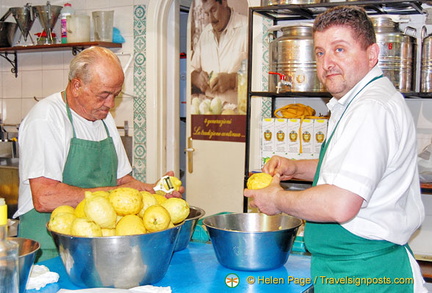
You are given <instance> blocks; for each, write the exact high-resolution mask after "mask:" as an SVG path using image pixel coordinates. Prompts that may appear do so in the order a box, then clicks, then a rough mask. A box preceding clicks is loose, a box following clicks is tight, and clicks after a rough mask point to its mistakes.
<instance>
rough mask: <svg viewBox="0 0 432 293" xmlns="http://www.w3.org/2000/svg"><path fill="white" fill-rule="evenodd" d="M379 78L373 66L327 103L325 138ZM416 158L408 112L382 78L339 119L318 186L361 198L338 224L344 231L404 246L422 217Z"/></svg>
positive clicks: (393, 89)
mask: <svg viewBox="0 0 432 293" xmlns="http://www.w3.org/2000/svg"><path fill="white" fill-rule="evenodd" d="M381 74H382V71H381V69H379V68H378V67H375V68H373V70H371V71H370V72H369V73H368V74H367V75H366V76H365V77H364V78H363V80H362V81H361V82H360V83H359V84H358V85H357V86H356V87H354V88H353V89H352V90H351V91H350V92H348V93H347V94H346V95H345V96H344V97H342V98H341V99H340V100H337V99H335V98H333V99H331V100H330V102H329V103H328V107H329V109H330V111H331V118H330V120H329V130H328V135H327V137H330V135H331V133H332V132H333V130H334V128H335V125H336V123H337V121H338V120H339V118H340V117H341V115H342V112H343V111H344V110H345V108H346V106H347V104H348V103H349V101H351V100H352V99H353V98H354V96H355V95H356V93H357V92H358V91H360V90H361V89H362V88H363V87H364V85H366V84H367V83H368V82H369V81H370V80H371V79H373V78H374V77H376V76H379V75H381ZM416 158H417V147H416V129H415V125H414V122H413V118H412V114H411V112H410V111H409V109H408V107H407V105H406V102H405V101H404V98H403V96H402V95H401V94H400V93H399V92H398V91H397V90H396V89H395V87H394V86H393V84H392V83H391V82H390V80H389V79H388V78H386V77H384V78H380V79H378V80H375V81H374V82H373V83H371V84H369V85H368V86H367V87H366V88H364V89H363V90H362V91H361V92H360V94H358V95H357V96H356V97H355V99H354V100H353V101H352V103H351V105H350V106H349V107H348V109H347V111H346V112H345V114H344V115H343V117H342V119H341V121H340V123H339V125H338V127H337V128H336V130H335V131H334V136H333V138H332V140H331V142H330V144H329V146H328V150H327V153H326V155H325V157H324V160H323V164H322V167H321V172H320V176H319V181H318V184H332V185H335V186H338V187H340V188H343V189H346V190H349V191H351V192H353V193H355V194H358V195H359V196H361V197H362V198H364V202H363V205H362V208H361V209H360V211H359V213H358V214H357V216H356V217H354V218H353V219H352V220H350V221H348V222H346V223H343V224H342V226H343V227H344V228H346V229H347V230H348V231H350V232H351V233H353V234H355V235H358V236H360V237H363V238H367V239H377V240H387V241H390V242H393V243H397V244H401V245H403V244H406V243H407V242H408V240H409V238H410V236H411V235H412V234H413V232H414V231H415V230H416V229H417V228H418V227H419V226H420V225H421V223H422V222H423V219H424V207H423V203H422V201H421V192H420V183H419V177H418V169H417V159H416Z"/></svg>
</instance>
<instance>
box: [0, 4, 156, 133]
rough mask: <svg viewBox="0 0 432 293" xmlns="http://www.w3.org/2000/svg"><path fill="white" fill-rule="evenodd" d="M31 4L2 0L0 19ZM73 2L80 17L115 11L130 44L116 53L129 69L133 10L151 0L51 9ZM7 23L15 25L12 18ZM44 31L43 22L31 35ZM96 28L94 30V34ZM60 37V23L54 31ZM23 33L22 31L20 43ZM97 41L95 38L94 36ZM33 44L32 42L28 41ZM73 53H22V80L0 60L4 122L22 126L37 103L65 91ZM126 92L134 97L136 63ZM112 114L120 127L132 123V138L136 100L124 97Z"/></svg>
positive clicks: (0, 103)
mask: <svg viewBox="0 0 432 293" xmlns="http://www.w3.org/2000/svg"><path fill="white" fill-rule="evenodd" d="M28 2H29V1H28V0H0V16H2V15H4V14H5V13H6V12H7V10H8V9H9V8H10V7H21V6H24V5H25V4H26V3H28ZM66 2H69V3H71V4H72V7H73V8H74V9H75V11H76V13H77V14H78V13H79V14H87V15H90V16H91V12H92V11H95V10H114V27H116V28H118V29H119V30H120V32H121V35H122V36H123V37H124V38H125V40H126V42H125V43H124V44H123V45H122V48H121V49H113V51H114V52H116V53H118V54H119V58H120V61H121V62H122V64H123V67H125V66H126V65H127V64H128V63H129V62H130V61H131V60H130V58H131V56H133V19H134V17H133V9H134V5H136V4H146V3H147V2H148V0H147V1H146V0H141V1H138V0H122V1H117V0H69V1H67V0H60V1H59V0H51V1H50V3H51V5H61V6H63V5H64V3H66ZM31 4H32V5H45V4H46V1H44V0H39V2H38V1H32V2H31ZM7 21H10V22H15V20H14V18H13V17H12V16H9V17H8V19H7ZM41 30H42V28H41V25H40V24H39V20H38V19H36V21H35V22H34V24H33V27H32V29H31V34H32V35H33V34H34V33H37V32H40V31H41ZM92 30H93V28H91V31H92ZM54 32H55V33H56V34H57V36H59V32H60V21H59V20H58V21H57V23H56V26H55V27H54ZM19 35H20V32H19V30H18V32H17V36H16V40H17V39H18V37H19ZM92 37H93V36H92ZM34 39H35V40H36V38H34ZM28 41H29V39H28ZM72 58H73V55H72V51H71V50H66V51H45V52H43V51H40V52H39V51H38V52H32V53H28V52H25V51H24V52H18V64H19V65H18V77H17V78H16V77H15V75H14V74H12V73H11V65H10V64H9V62H7V61H6V60H5V59H4V58H0V77H1V81H0V118H2V119H3V122H4V123H7V124H19V123H20V122H21V120H22V119H23V118H24V117H25V115H26V114H27V113H28V111H29V110H30V109H31V107H32V106H33V105H34V104H35V103H37V100H39V99H43V98H44V97H46V96H48V95H50V94H52V93H54V92H57V91H61V90H63V89H64V88H65V87H66V85H67V74H68V66H69V62H70V60H71V59H72ZM124 92H125V93H127V94H130V95H132V94H133V62H130V63H129V66H128V68H127V70H126V79H125V85H124ZM112 114H113V116H114V118H115V120H116V122H117V126H123V124H124V121H125V120H128V121H129V125H130V127H131V129H130V133H129V134H130V135H132V134H133V128H132V126H133V123H132V122H133V98H132V97H130V96H128V95H123V96H120V97H119V98H118V100H117V101H116V108H115V109H114V110H113V111H112Z"/></svg>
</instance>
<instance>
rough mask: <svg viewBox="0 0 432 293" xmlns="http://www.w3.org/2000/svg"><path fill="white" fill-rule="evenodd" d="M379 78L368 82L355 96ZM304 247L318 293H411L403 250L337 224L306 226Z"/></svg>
mask: <svg viewBox="0 0 432 293" xmlns="http://www.w3.org/2000/svg"><path fill="white" fill-rule="evenodd" d="M381 77H382V76H378V77H375V78H374V79H372V80H371V81H369V82H368V83H367V84H366V85H365V86H364V87H363V88H362V89H361V90H360V91H359V92H358V93H360V92H361V91H362V90H363V89H364V88H365V87H366V86H368V85H369V84H370V83H371V82H373V81H375V80H377V79H379V78H381ZM358 93H357V94H356V95H355V96H354V98H353V99H352V100H351V101H350V102H349V104H348V105H347V107H346V108H345V111H344V112H343V113H342V116H341V118H340V119H339V121H340V120H341V119H342V117H343V115H344V114H345V112H346V109H348V107H349V105H350V104H351V102H352V101H353V100H354V99H355V97H356V96H357V95H358ZM339 121H338V122H337V124H336V126H335V128H334V130H333V132H332V134H331V135H330V137H329V138H328V139H327V140H326V141H325V142H324V144H323V146H322V148H321V152H320V157H319V162H318V167H317V170H316V173H315V178H314V182H313V186H316V184H317V181H318V178H319V173H320V169H321V164H322V161H323V158H324V156H325V153H326V151H327V147H328V145H329V143H330V141H331V139H332V137H333V134H334V132H335V130H336V128H337V127H338V125H339ZM305 244H306V247H307V249H308V250H309V251H310V252H311V253H312V264H311V270H312V272H311V274H312V279H313V282H314V288H315V290H316V292H318V293H321V292H331V293H335V292H356V293H357V292H392V293H393V292H403V293H405V292H413V282H412V280H413V279H412V277H413V276H412V271H411V266H410V264H409V258H408V256H407V253H406V250H405V247H406V246H402V245H397V244H394V243H391V242H388V241H384V240H369V239H365V238H362V237H359V236H356V235H354V234H352V233H351V232H349V231H348V230H346V229H345V228H343V227H342V226H341V225H340V224H338V223H315V222H307V223H306V226H305ZM402 278H411V283H408V284H405V285H401V284H396V283H395V280H405V279H402Z"/></svg>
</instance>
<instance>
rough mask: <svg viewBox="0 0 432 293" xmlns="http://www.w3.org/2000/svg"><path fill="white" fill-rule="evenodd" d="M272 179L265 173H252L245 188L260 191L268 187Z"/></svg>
mask: <svg viewBox="0 0 432 293" xmlns="http://www.w3.org/2000/svg"><path fill="white" fill-rule="evenodd" d="M272 180H273V177H272V176H271V175H270V174H267V173H254V174H252V176H250V177H249V178H248V181H247V183H246V186H247V188H248V189H261V188H265V187H267V186H269V185H270V183H271V182H272Z"/></svg>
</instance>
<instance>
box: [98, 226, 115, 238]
mask: <svg viewBox="0 0 432 293" xmlns="http://www.w3.org/2000/svg"><path fill="white" fill-rule="evenodd" d="M101 231H102V236H103V237H109V236H115V235H116V230H115V229H107V228H103V229H101Z"/></svg>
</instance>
